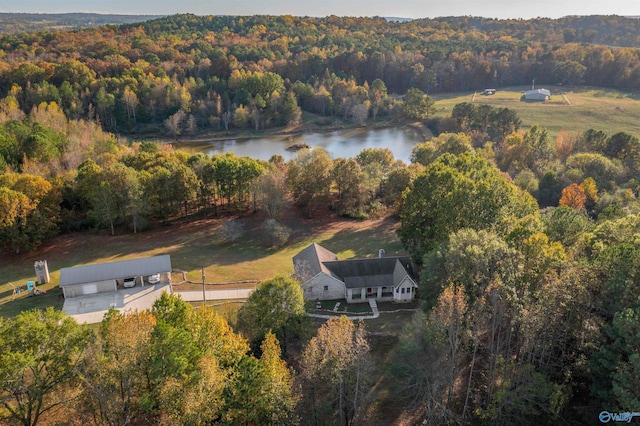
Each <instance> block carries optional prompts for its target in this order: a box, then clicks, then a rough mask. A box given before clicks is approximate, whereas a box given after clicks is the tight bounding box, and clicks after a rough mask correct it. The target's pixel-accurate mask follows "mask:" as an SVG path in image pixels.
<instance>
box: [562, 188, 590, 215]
mask: <svg viewBox="0 0 640 426" xmlns="http://www.w3.org/2000/svg"><path fill="white" fill-rule="evenodd" d="M586 201H587V196H586V194H585V192H584V189H583V188H582V186H580V185H578V184H577V183H572V184H571V185H569V186H568V187H566V188H564V189H563V190H562V197H560V202H559V204H560V205H561V206H565V207H571V208H574V209H578V210H581V209H584V205H585V202H586Z"/></svg>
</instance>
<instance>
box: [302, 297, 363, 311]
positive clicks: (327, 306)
mask: <svg viewBox="0 0 640 426" xmlns="http://www.w3.org/2000/svg"><path fill="white" fill-rule="evenodd" d="M318 302H319V303H320V305H321V306H322V308H321V309H320V310H318V309H316V306H317V305H316V304H317V303H318ZM338 302H339V303H340V306H339V307H338V311H337V314H345V315H348V314H364V313H371V307H370V306H369V304H368V303H347V300H346V299H337V300H320V301H314V300H308V301H307V302H306V303H305V305H306V309H307V312H310V313H318V314H331V313H330V312H327V311H333V309H334V307H335V306H336V303H338Z"/></svg>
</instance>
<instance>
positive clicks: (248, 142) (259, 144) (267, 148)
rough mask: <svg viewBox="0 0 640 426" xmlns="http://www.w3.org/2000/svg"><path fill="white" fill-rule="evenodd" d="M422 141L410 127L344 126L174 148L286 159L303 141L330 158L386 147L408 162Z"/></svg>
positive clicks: (185, 144)
mask: <svg viewBox="0 0 640 426" xmlns="http://www.w3.org/2000/svg"><path fill="white" fill-rule="evenodd" d="M422 141H424V138H423V136H422V135H421V134H420V133H419V132H418V131H416V130H415V129H411V128H401V129H400V128H385V129H345V130H336V131H332V132H323V133H305V134H302V135H295V136H289V137H287V136H270V137H256V138H247V139H244V138H243V139H229V140H224V141H209V142H207V141H204V142H183V143H180V144H177V145H176V148H178V149H182V150H185V151H189V152H203V153H206V154H208V155H216V154H223V153H225V152H233V153H234V154H236V155H238V156H241V157H251V158H255V159H260V160H268V159H269V158H271V156H272V155H274V154H280V155H282V156H283V157H284V158H285V160H287V161H288V160H290V159H292V158H294V157H295V156H296V153H295V152H292V151H287V150H286V149H285V148H286V147H287V146H289V145H291V144H302V143H305V144H307V145H309V146H310V147H312V148H314V147H318V146H321V147H323V148H324V149H326V150H327V152H328V153H329V155H330V156H331V157H332V158H334V159H335V158H340V157H342V158H351V157H355V156H356V155H358V154H359V153H360V151H362V150H363V149H365V148H389V149H390V150H391V152H392V153H393V155H394V157H395V158H396V160H402V161H404V162H405V163H407V164H408V163H409V162H410V159H411V150H412V149H413V147H414V146H415V145H416V144H417V143H419V142H422Z"/></svg>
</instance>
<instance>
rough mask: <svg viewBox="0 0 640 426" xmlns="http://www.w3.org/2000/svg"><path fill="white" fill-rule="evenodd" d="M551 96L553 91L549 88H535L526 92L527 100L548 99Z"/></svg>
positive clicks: (525, 97)
mask: <svg viewBox="0 0 640 426" xmlns="http://www.w3.org/2000/svg"><path fill="white" fill-rule="evenodd" d="M550 97H551V92H550V91H549V90H547V89H534V90H527V91H526V92H524V99H525V100H526V101H546V100H548V99H549V98H550Z"/></svg>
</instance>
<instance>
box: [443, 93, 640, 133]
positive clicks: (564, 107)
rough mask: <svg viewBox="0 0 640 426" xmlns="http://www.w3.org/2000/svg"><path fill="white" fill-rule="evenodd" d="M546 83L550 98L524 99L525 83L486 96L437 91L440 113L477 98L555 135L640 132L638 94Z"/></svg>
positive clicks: (526, 124) (527, 125)
mask: <svg viewBox="0 0 640 426" xmlns="http://www.w3.org/2000/svg"><path fill="white" fill-rule="evenodd" d="M543 87H544V88H545V89H549V90H550V91H551V99H550V100H549V101H546V102H523V101H521V100H520V97H521V96H522V92H523V91H525V90H529V89H530V87H524V86H520V87H508V88H498V90H497V91H496V94H495V95H492V96H483V95H481V94H480V92H478V93H477V94H475V97H474V94H473V93H453V94H439V95H434V96H433V99H434V100H435V109H436V111H437V112H436V117H444V116H447V115H451V111H452V110H453V107H454V106H455V105H456V104H459V103H461V102H472V100H473V103H474V104H475V105H481V104H487V105H491V106H494V107H506V108H509V109H512V110H514V111H516V112H517V113H518V116H519V117H520V118H521V119H522V130H527V129H529V128H530V127H531V126H532V125H534V124H537V125H539V126H542V127H545V128H547V129H548V130H549V132H550V133H551V135H552V136H556V135H557V134H558V133H559V132H560V131H567V132H570V133H574V132H576V131H578V132H582V131H584V130H587V129H589V128H593V129H597V130H602V131H603V132H605V133H607V134H609V135H611V134H614V133H617V132H628V133H631V134H634V135H636V136H640V129H639V128H638V120H637V117H638V116H640V100H639V98H638V96H637V95H634V94H631V93H625V92H621V91H618V90H612V89H603V88H589V87H583V88H570V87H562V86H539V88H543ZM563 94H564V96H563ZM565 97H566V99H565Z"/></svg>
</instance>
